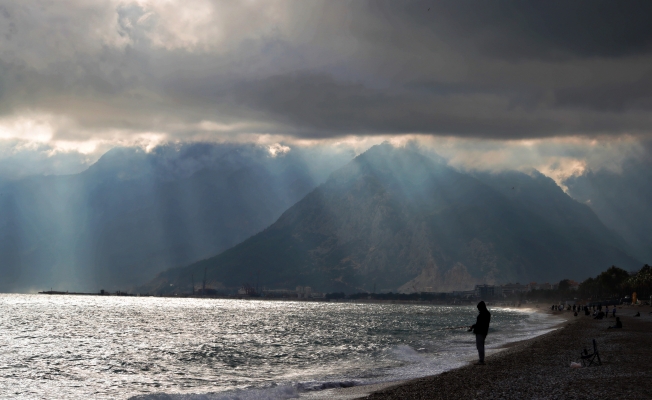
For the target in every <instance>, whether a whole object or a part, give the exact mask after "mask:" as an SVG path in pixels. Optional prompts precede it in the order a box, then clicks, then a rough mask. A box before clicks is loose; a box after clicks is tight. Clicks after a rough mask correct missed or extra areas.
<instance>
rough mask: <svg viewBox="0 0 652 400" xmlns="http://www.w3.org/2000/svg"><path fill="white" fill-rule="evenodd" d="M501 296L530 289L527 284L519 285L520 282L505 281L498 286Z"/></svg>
mask: <svg viewBox="0 0 652 400" xmlns="http://www.w3.org/2000/svg"><path fill="white" fill-rule="evenodd" d="M500 289H501V292H502V295H503V296H509V295H512V294H519V293H525V292H529V291H530V286H529V285H521V284H520V283H518V282H516V283H506V284H504V285H502V286H501V287H500Z"/></svg>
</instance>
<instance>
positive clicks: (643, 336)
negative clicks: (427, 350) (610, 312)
mask: <svg viewBox="0 0 652 400" xmlns="http://www.w3.org/2000/svg"><path fill="white" fill-rule="evenodd" d="M637 311H638V312H640V313H641V317H640V318H636V317H633V315H634V314H636V312H637ZM650 311H652V308H651V307H649V306H643V307H632V306H625V307H622V308H619V309H618V312H617V315H618V316H620V318H621V320H622V322H623V326H624V328H623V329H607V327H608V326H610V325H613V324H615V318H605V319H603V320H594V319H593V318H592V317H586V316H584V315H583V314H580V315H579V316H578V317H573V314H572V312H565V313H556V314H555V315H558V316H559V315H561V316H563V317H564V318H568V319H569V321H568V322H567V323H565V324H564V326H563V328H562V329H558V330H555V331H553V332H550V333H547V334H545V335H542V336H539V337H536V338H533V339H530V340H527V341H524V342H518V343H516V344H512V345H510V346H508V348H507V349H506V350H504V351H501V352H498V353H496V354H493V355H491V356H489V357H487V359H486V365H484V366H476V365H468V366H465V367H462V368H458V369H455V370H451V371H448V372H444V373H442V374H440V375H437V376H432V377H425V378H420V379H415V380H411V381H407V382H402V383H398V385H396V383H395V384H393V386H390V387H383V388H380V389H374V390H376V391H375V392H374V393H372V394H370V395H369V396H368V397H366V398H367V399H370V400H394V399H397V400H398V399H401V400H403V399H461V398H463V399H476V398H478V399H623V398H632V399H644V398H652V380H651V378H652V366H651V365H650V364H651V363H652V314H649V313H650ZM594 338H595V339H596V341H597V343H598V350H599V352H600V358H601V360H602V365H601V366H591V367H587V368H578V369H574V368H570V363H571V362H572V361H575V362H580V351H581V350H582V349H583V348H587V349H589V350H591V348H592V344H591V340H592V339H594ZM362 388H364V386H362V387H360V388H359V389H358V390H360V391H362ZM351 389H355V388H351ZM345 390H348V389H344V390H341V392H342V394H344V391H345ZM337 393H338V394H339V393H340V392H337ZM366 393H369V392H368V391H367V392H366ZM334 394H335V393H334ZM351 394H352V395H353V393H351ZM360 395H363V394H360ZM331 398H341V399H344V398H346V399H352V398H357V397H337V396H334V397H331Z"/></svg>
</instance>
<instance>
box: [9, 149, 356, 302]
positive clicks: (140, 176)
mask: <svg viewBox="0 0 652 400" xmlns="http://www.w3.org/2000/svg"><path fill="white" fill-rule="evenodd" d="M288 150H290V149H289V148H285V147H283V146H281V145H278V146H276V147H272V148H263V147H260V146H254V145H236V144H222V145H210V144H193V145H182V146H160V147H157V148H155V149H153V150H152V151H151V152H144V151H142V150H140V149H136V148H117V149H114V150H111V151H109V152H108V153H107V154H105V155H104V156H103V157H102V158H101V159H100V160H99V161H98V162H97V163H95V164H94V165H92V166H91V167H90V168H89V169H88V170H86V171H84V172H82V173H80V174H75V175H68V176H39V177H30V178H26V179H22V180H19V181H14V182H6V181H5V182H4V183H2V185H1V187H0V260H2V261H1V262H0V273H1V274H2V279H1V280H0V290H2V291H21V290H22V291H24V290H30V289H31V290H33V289H44V288H46V287H47V288H50V287H54V288H55V289H59V290H66V289H69V290H93V291H95V290H98V289H100V288H104V289H107V290H108V289H121V288H122V289H124V288H126V287H127V286H131V285H133V284H138V283H140V282H144V281H146V279H149V278H150V277H151V276H153V275H155V274H156V273H158V272H160V271H162V270H164V269H166V268H170V267H173V266H177V265H184V264H188V263H190V262H192V261H195V260H199V259H202V258H206V257H208V256H211V255H213V254H216V253H219V252H221V251H223V250H225V249H227V248H229V247H232V246H234V245H236V244H237V243H239V242H241V241H242V240H244V239H246V238H247V237H249V236H251V235H253V234H255V233H256V232H259V231H260V230H262V229H263V228H265V227H266V226H268V225H270V224H271V223H272V222H274V220H276V219H277V218H278V217H279V216H280V215H281V213H282V212H283V211H284V210H286V209H287V208H288V207H289V206H291V205H292V204H294V203H295V202H296V201H298V200H299V199H301V198H302V197H303V196H304V195H305V194H306V193H308V192H309V191H311V190H312V189H313V188H314V187H315V186H317V185H318V184H319V183H321V182H323V181H324V180H325V179H326V177H327V176H328V173H329V172H330V171H332V170H334V169H335V168H336V167H339V166H341V165H343V164H344V163H346V162H347V161H348V160H350V159H351V158H353V154H349V153H334V152H328V154H327V153H325V152H323V151H322V150H318V149H293V150H292V151H289V152H288Z"/></svg>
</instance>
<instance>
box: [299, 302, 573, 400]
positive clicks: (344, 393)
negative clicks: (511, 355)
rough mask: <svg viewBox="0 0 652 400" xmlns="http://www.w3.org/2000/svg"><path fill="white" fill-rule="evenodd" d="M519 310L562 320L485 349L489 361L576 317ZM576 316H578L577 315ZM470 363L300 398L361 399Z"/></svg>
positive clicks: (306, 394)
mask: <svg viewBox="0 0 652 400" xmlns="http://www.w3.org/2000/svg"><path fill="white" fill-rule="evenodd" d="M491 308H494V309H495V308H508V309H513V308H512V307H500V306H498V307H491ZM515 309H517V310H519V311H523V312H527V311H531V312H532V313H539V314H544V315H548V316H552V317H556V318H561V319H562V321H560V322H559V323H557V324H555V325H552V326H550V327H548V328H546V330H548V329H551V330H552V331H550V332H546V333H542V334H541V335H537V336H535V337H532V338H527V339H521V340H516V341H513V342H507V343H503V344H500V345H499V346H498V347H496V348H492V349H487V350H486V353H487V355H486V357H485V358H486V359H487V361H489V360H490V359H491V358H492V357H494V356H497V355H500V354H504V353H505V352H507V351H510V352H511V351H520V347H521V346H527V344H528V343H529V342H531V341H534V340H537V339H539V338H541V337H544V336H547V335H550V334H553V333H555V332H557V331H558V330H560V329H563V328H564V327H565V326H566V325H567V324H569V323H573V322H574V321H576V317H574V316H573V313H572V312H566V311H563V312H552V311H550V310H547V309H541V308H531V307H529V308H515ZM577 318H580V316H579V315H578V317H577ZM470 364H471V361H469V363H468V364H466V365H463V366H460V367H457V368H453V369H451V370H448V371H444V372H442V373H441V374H438V375H430V376H425V377H422V378H416V379H406V380H396V381H388V382H380V383H372V384H368V385H358V386H352V387H346V388H334V389H327V390H323V391H318V392H308V393H302V394H301V396H300V398H301V399H311V400H326V399H334V400H353V399H363V398H367V396H370V395H373V394H375V393H379V392H384V391H389V390H392V389H394V388H398V387H401V386H403V385H409V384H410V383H412V382H414V381H419V380H422V379H428V378H434V377H437V376H440V375H442V374H446V373H451V372H454V371H456V370H459V369H462V368H467V367H468V366H469V365H470Z"/></svg>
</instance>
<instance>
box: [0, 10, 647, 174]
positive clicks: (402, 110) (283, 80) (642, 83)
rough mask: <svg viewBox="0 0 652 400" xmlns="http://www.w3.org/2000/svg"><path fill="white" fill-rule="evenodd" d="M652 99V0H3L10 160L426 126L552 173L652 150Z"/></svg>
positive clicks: (67, 165) (2, 99) (288, 140)
mask: <svg viewBox="0 0 652 400" xmlns="http://www.w3.org/2000/svg"><path fill="white" fill-rule="evenodd" d="M651 111H652V3H651V2H634V1H631V2H630V1H608V2H603V1H594V0H592V1H586V2H583V1H573V2H568V1H532V2H525V1H501V2H487V1H461V0H455V1H448V2H439V1H415V2H412V1H405V0H401V1H392V2H386V1H379V0H373V1H369V2H366V1H361V0H356V1H350V2H349V1H323V2H320V1H312V0H311V1H303V0H302V1H299V0H297V1H270V0H264V1H253V0H243V1H224V2H218V1H209V0H183V1H176V0H157V1H154V0H135V1H131V0H120V1H116V0H104V1H100V0H61V1H51V0H49V1H46V0H0V170H1V171H0V172H1V173H0V176H2V175H4V176H17V175H20V174H21V173H22V174H25V173H63V172H70V171H75V170H78V169H80V168H82V167H83V166H85V165H87V164H88V163H90V162H93V161H94V160H96V159H97V157H98V156H99V155H101V154H102V153H103V152H105V151H106V150H107V149H109V148H111V147H113V146H117V145H141V146H145V147H146V146H152V145H155V144H156V143H162V142H166V141H255V142H259V143H262V144H266V145H268V144H274V143H277V142H278V143H284V144H287V145H315V144H323V145H333V144H340V145H342V144H343V143H344V144H349V145H351V146H354V147H359V148H362V149H364V147H365V146H368V145H371V144H373V143H377V142H379V141H382V140H386V139H390V140H392V141H394V142H395V143H401V142H405V141H406V140H409V139H415V138H416V139H417V140H419V141H420V142H422V143H423V144H426V145H429V146H433V148H434V149H435V150H436V151H438V152H439V153H441V154H442V155H444V156H446V157H447V158H449V159H450V160H451V162H452V163H454V164H455V163H457V164H458V165H460V166H473V167H498V168H502V167H509V168H516V167H536V168H539V169H540V170H542V171H543V172H544V173H547V174H549V175H550V176H555V174H557V175H559V174H561V175H564V174H572V173H581V171H583V170H584V169H586V168H587V167H590V168H601V167H605V168H613V169H617V168H618V163H619V160H621V159H623V158H625V157H631V156H637V157H642V156H645V155H646V147H645V146H643V145H644V144H646V143H649V141H650V140H651V139H652V133H651V129H650V128H651V127H652V113H651ZM642 144H643V145H642ZM11 171H13V172H11ZM546 171H547V172H546Z"/></svg>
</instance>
